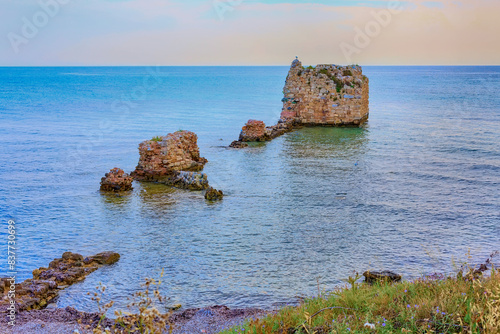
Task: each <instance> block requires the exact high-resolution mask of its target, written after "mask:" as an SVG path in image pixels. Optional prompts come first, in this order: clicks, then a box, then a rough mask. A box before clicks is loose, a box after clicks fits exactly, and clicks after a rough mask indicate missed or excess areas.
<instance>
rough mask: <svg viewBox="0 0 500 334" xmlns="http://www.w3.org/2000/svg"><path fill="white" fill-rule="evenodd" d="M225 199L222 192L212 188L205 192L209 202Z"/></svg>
mask: <svg viewBox="0 0 500 334" xmlns="http://www.w3.org/2000/svg"><path fill="white" fill-rule="evenodd" d="M223 197H224V193H223V192H222V190H217V189H214V188H212V187H210V188H208V190H207V191H206V192H205V199H206V200H209V201H220V200H221V199H222V198H223Z"/></svg>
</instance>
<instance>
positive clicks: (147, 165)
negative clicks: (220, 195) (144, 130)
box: [132, 131, 207, 181]
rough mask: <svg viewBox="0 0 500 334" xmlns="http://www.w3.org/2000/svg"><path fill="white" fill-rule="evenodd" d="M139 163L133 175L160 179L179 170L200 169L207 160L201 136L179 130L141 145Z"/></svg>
mask: <svg viewBox="0 0 500 334" xmlns="http://www.w3.org/2000/svg"><path fill="white" fill-rule="evenodd" d="M139 156H140V157H139V163H138V165H137V167H136V169H135V171H134V172H132V176H133V177H134V179H136V180H139V181H158V180H159V179H161V178H164V177H169V176H172V175H173V174H174V172H178V171H200V170H202V169H203V166H204V165H205V164H206V163H207V160H206V159H205V158H202V157H200V150H199V148H198V136H196V134H195V133H194V132H191V131H177V132H175V133H170V134H168V135H167V136H163V137H155V138H153V139H152V140H146V141H144V142H142V143H141V144H140V145H139Z"/></svg>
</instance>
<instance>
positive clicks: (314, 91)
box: [231, 58, 369, 148]
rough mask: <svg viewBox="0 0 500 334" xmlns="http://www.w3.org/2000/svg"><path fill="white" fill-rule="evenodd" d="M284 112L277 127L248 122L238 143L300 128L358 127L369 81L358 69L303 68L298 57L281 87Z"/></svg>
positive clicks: (364, 114) (363, 114)
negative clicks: (283, 85)
mask: <svg viewBox="0 0 500 334" xmlns="http://www.w3.org/2000/svg"><path fill="white" fill-rule="evenodd" d="M283 95H284V97H283V99H282V100H281V101H282V102H283V109H282V112H281V116H280V120H279V121H278V123H277V124H276V125H273V126H268V127H265V124H264V122H262V121H255V120H249V121H248V123H247V124H246V125H245V126H244V127H243V129H242V131H241V134H240V138H239V141H235V142H233V143H232V144H231V147H238V148H240V147H241V146H239V142H252V141H267V140H272V139H274V138H276V137H279V136H281V135H283V134H285V133H287V132H290V131H292V130H294V129H297V128H298V127H301V126H355V127H360V126H361V125H362V124H363V123H365V122H366V121H367V120H368V115H369V104H368V99H369V80H368V78H367V77H366V76H365V75H363V70H362V68H361V66H358V65H350V66H339V65H317V66H316V67H313V66H309V67H307V68H306V67H304V66H302V63H301V62H300V60H299V59H298V58H297V59H295V60H294V61H293V62H292V66H291V67H290V70H289V72H288V76H287V78H286V82H285V87H284V88H283Z"/></svg>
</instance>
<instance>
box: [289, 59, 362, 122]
mask: <svg viewBox="0 0 500 334" xmlns="http://www.w3.org/2000/svg"><path fill="white" fill-rule="evenodd" d="M283 94H284V98H283V100H282V102H283V110H282V113H281V117H280V118H281V120H283V121H293V122H294V123H296V124H303V125H330V126H344V125H350V126H360V125H361V124H363V123H364V122H366V120H367V119H368V114H369V108H368V95H369V80H368V78H367V77H366V76H364V75H363V71H362V68H361V66H358V65H351V66H339V65H329V64H328V65H317V66H316V67H312V66H310V67H307V68H305V67H303V66H302V63H301V62H300V61H299V60H298V59H295V60H294V61H293V63H292V66H291V68H290V71H289V72H288V76H287V79H286V83H285V87H284V88H283Z"/></svg>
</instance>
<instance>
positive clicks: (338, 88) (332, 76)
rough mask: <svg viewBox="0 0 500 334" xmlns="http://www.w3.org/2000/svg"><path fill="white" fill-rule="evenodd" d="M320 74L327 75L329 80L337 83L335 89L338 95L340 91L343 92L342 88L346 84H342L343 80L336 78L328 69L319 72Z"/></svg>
mask: <svg viewBox="0 0 500 334" xmlns="http://www.w3.org/2000/svg"><path fill="white" fill-rule="evenodd" d="M319 73H321V74H324V75H326V76H327V77H328V78H330V80H332V81H333V82H334V83H335V88H336V90H337V93H340V91H341V90H342V88H343V87H344V83H343V82H342V80H340V79H339V78H337V77H336V76H334V75H332V74H331V73H330V72H328V70H327V69H325V68H324V69H322V70H320V71H319Z"/></svg>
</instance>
